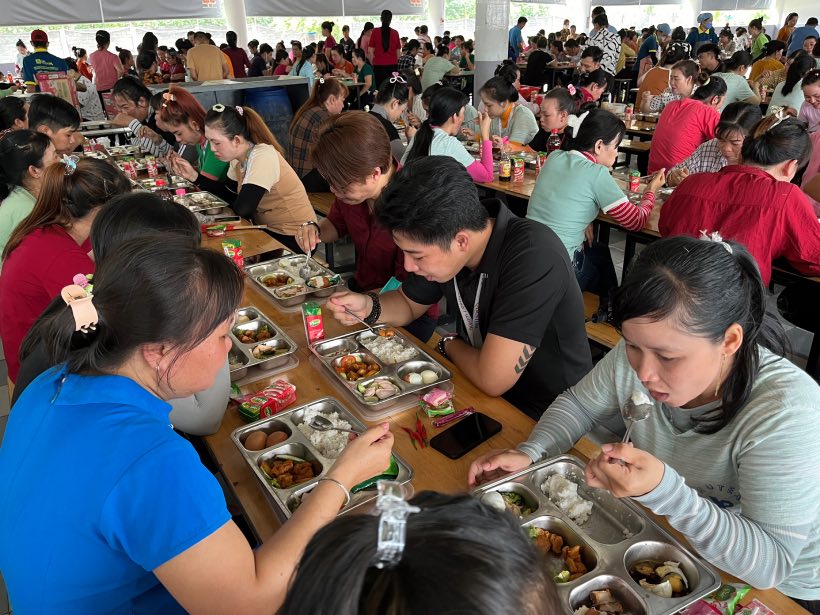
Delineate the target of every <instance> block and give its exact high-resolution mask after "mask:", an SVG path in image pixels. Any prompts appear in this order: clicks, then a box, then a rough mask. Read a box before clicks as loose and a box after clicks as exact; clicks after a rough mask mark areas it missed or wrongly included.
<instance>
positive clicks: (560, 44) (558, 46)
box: [539, 38, 564, 53]
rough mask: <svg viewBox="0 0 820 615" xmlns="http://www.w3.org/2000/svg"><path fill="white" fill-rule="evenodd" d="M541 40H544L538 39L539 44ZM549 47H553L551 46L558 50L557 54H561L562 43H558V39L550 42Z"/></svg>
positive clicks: (562, 49)
mask: <svg viewBox="0 0 820 615" xmlns="http://www.w3.org/2000/svg"><path fill="white" fill-rule="evenodd" d="M542 40H544V39H543V38H542V39H539V43H540V41H542ZM550 45H553V46H554V47H555V48H556V49H557V50H558V53H561V52H562V51H564V43H562V42H561V41H559V40H558V39H555V40H554V41H552V42H551V43H550Z"/></svg>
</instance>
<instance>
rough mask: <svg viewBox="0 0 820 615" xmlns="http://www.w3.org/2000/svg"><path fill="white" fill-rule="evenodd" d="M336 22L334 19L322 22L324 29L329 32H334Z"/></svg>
mask: <svg viewBox="0 0 820 615" xmlns="http://www.w3.org/2000/svg"><path fill="white" fill-rule="evenodd" d="M335 25H336V24H335V23H334V22H332V21H323V22H322V30H327V31H328V32H331V33H332V32H333V26H335Z"/></svg>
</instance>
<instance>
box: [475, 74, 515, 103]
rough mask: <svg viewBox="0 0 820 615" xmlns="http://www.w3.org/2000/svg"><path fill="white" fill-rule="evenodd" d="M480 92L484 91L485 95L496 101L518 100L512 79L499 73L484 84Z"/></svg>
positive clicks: (512, 101)
mask: <svg viewBox="0 0 820 615" xmlns="http://www.w3.org/2000/svg"><path fill="white" fill-rule="evenodd" d="M513 68H515V67H513ZM515 70H517V69H515ZM481 92H482V93H486V94H487V96H489V97H490V98H491V99H492V100H494V101H496V102H498V103H502V102H511V103H514V102H517V101H518V90H516V89H515V86H514V85H513V81H510V80H509V75H507V76H502V75H500V74H499V75H498V76H497V77H493V78H492V79H490V80H489V81H488V82H487V83H485V84H484V86H483V87H482V88H481Z"/></svg>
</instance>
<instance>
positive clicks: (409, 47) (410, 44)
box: [404, 38, 421, 55]
mask: <svg viewBox="0 0 820 615" xmlns="http://www.w3.org/2000/svg"><path fill="white" fill-rule="evenodd" d="M419 49H421V43H420V42H419V40H418V39H416V38H414V39H410V40H409V41H407V44H406V45H405V46H404V53H406V54H409V55H416V52H417V51H418V50H419Z"/></svg>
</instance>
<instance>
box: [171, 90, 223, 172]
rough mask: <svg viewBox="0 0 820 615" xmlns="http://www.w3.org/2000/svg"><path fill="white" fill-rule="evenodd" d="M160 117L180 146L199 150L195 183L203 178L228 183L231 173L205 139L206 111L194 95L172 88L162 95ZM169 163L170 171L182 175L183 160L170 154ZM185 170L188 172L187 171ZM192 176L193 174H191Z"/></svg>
mask: <svg viewBox="0 0 820 615" xmlns="http://www.w3.org/2000/svg"><path fill="white" fill-rule="evenodd" d="M158 118H159V120H160V121H161V122H163V124H166V125H168V127H169V128H170V132H171V134H173V135H174V136H175V137H176V140H177V141H178V142H179V143H180V144H181V145H185V146H193V147H195V148H196V152H197V161H198V164H197V169H198V171H199V173H198V174H197V176H196V177H194V179H193V180H192V181H193V182H194V183H196V182H197V181H198V180H200V178H206V179H208V180H211V181H215V182H222V181H225V177H226V176H227V174H228V163H227V162H224V161H222V160H220V159H219V158H217V157H216V154H214V152H213V150H212V149H211V144H210V143H209V142H208V140H207V139H206V138H205V109H203V108H202V105H201V104H199V101H198V100H197V99H196V98H195V97H194V95H193V94H191V93H190V92H189V91H188V90H186V89H184V88H180V87H174V86H171V88H170V89H169V90H168V91H167V92H166V93H165V94H163V95H162V106H161V107H160V110H159V116H158ZM169 160H170V163H171V165H170V166H171V170H172V171H173V172H174V173H176V174H178V175H181V174H182V173H180V172H179V165H178V161H179V160H183V158H181V157H180V156H178V155H171V156H170V158H169ZM182 171H187V168H185V169H182ZM189 177H193V175H192V174H189Z"/></svg>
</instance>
